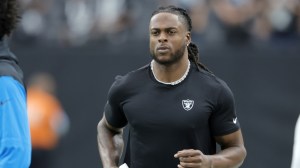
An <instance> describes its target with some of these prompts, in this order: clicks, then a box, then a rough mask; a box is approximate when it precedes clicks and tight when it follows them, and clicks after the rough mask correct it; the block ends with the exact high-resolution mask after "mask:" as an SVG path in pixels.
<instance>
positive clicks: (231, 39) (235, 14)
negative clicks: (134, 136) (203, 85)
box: [14, 0, 300, 46]
mask: <svg viewBox="0 0 300 168" xmlns="http://www.w3.org/2000/svg"><path fill="white" fill-rule="evenodd" d="M20 1H21V5H22V6H21V8H22V17H23V19H22V21H21V24H20V26H19V28H18V30H17V32H16V33H15V35H14V37H15V41H17V42H21V43H22V42H24V41H26V44H35V43H46V44H55V45H61V46H69V45H71V46H78V45H84V44H86V43H89V42H97V41H101V40H108V41H109V42H110V43H112V44H114V43H124V42H126V41H128V39H145V38H148V21H149V19H148V18H149V17H150V14H151V12H152V11H153V10H154V9H155V8H156V7H157V6H160V5H169V4H173V5H179V6H182V7H185V8H186V9H188V11H189V13H190V14H191V16H192V19H193V29H194V31H193V37H194V39H193V40H194V41H198V42H202V43H205V44H207V43H213V44H218V43H230V44H245V43H249V42H253V41H257V42H263V43H264V42H282V41H285V42H288V41H295V40H299V34H300V1H299V0H151V1H139V0H20Z"/></svg>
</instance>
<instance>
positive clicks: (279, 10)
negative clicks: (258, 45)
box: [254, 0, 300, 40]
mask: <svg viewBox="0 0 300 168" xmlns="http://www.w3.org/2000/svg"><path fill="white" fill-rule="evenodd" d="M258 3H260V4H261V5H260V6H261V7H259V11H260V12H259V15H258V17H257V18H256V19H255V29H254V34H255V35H256V37H258V38H259V39H262V40H284V39H296V38H299V33H300V2H299V1H297V0H284V1H282V0H264V1H258Z"/></svg>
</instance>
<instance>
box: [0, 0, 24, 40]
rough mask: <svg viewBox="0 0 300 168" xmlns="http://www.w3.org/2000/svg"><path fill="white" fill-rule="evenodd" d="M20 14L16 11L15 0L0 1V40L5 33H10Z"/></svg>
mask: <svg viewBox="0 0 300 168" xmlns="http://www.w3.org/2000/svg"><path fill="white" fill-rule="evenodd" d="M19 19H20V16H19V13H18V4H17V0H1V1H0V40H1V39H2V38H3V36H5V35H10V34H11V32H12V30H13V29H14V28H15V27H16V24H17V22H18V21H19Z"/></svg>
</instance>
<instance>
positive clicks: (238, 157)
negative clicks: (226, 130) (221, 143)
mask: <svg viewBox="0 0 300 168" xmlns="http://www.w3.org/2000/svg"><path fill="white" fill-rule="evenodd" d="M245 157H246V149H245V148H244V147H243V146H236V147H229V148H226V149H224V150H222V151H220V152H219V153H217V154H215V155H211V156H210V159H211V163H212V166H211V168H238V167H239V166H241V164H242V163H243V161H244V159H245Z"/></svg>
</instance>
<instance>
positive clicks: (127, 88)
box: [109, 65, 149, 96]
mask: <svg viewBox="0 0 300 168" xmlns="http://www.w3.org/2000/svg"><path fill="white" fill-rule="evenodd" d="M148 72H149V65H145V66H143V67H141V68H139V69H136V70H133V71H131V72H128V73H127V74H125V75H117V76H116V77H115V81H114V82H113V84H112V85H111V87H110V89H109V95H112V94H113V95H118V96H119V95H124V94H126V93H128V92H133V91H134V90H136V89H138V88H140V87H141V86H143V85H144V83H145V81H146V78H147V76H148V75H147V74H148Z"/></svg>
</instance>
